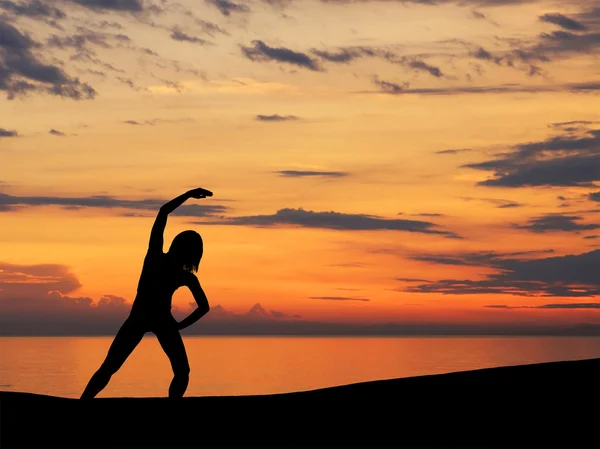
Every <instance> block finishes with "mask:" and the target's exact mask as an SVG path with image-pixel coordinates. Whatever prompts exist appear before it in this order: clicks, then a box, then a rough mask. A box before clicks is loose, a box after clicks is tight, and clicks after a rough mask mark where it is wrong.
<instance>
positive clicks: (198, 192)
mask: <svg viewBox="0 0 600 449" xmlns="http://www.w3.org/2000/svg"><path fill="white" fill-rule="evenodd" d="M207 196H212V192H211V191H210V190H206V189H202V188H197V189H193V190H188V191H187V192H185V193H183V194H181V195H179V196H178V197H176V198H173V199H172V200H171V201H169V202H168V203H165V204H163V205H162V207H161V208H160V210H159V211H158V214H157V215H156V220H154V225H153V226H152V231H151V232H150V243H149V245H148V250H149V251H162V250H163V242H164V238H163V234H164V232H165V227H166V226H167V217H168V216H169V214H170V213H171V212H173V211H174V210H175V209H177V208H178V207H179V206H181V205H182V204H183V203H185V202H186V200H188V199H190V198H206V197H207Z"/></svg>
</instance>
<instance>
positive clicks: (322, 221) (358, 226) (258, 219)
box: [202, 209, 459, 238]
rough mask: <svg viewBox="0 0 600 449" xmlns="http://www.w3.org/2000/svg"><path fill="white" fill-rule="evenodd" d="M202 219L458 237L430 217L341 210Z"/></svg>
mask: <svg viewBox="0 0 600 449" xmlns="http://www.w3.org/2000/svg"><path fill="white" fill-rule="evenodd" d="M202 223H203V224H214V225H234V226H258V227H272V226H285V225H290V226H299V227H304V228H318V229H332V230H340V231H380V230H388V231H406V232H417V233H422V234H437V235H442V236H445V237H448V238H459V237H458V236H457V235H456V234H455V233H453V232H450V231H441V230H437V229H435V227H436V226H437V225H436V224H434V223H431V222H428V221H417V220H399V219H388V218H381V217H377V216H374V215H363V214H344V213H340V212H313V211H309V210H304V209H280V210H278V211H277V213H275V214H273V215H250V216H242V217H222V218H220V219H218V220H208V221H203V222H202Z"/></svg>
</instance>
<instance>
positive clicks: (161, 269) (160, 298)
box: [131, 252, 183, 315]
mask: <svg viewBox="0 0 600 449" xmlns="http://www.w3.org/2000/svg"><path fill="white" fill-rule="evenodd" d="M182 285H183V270H181V269H177V268H176V267H175V266H173V264H172V263H170V261H169V258H168V256H167V254H165V253H163V252H160V253H158V252H156V253H152V252H148V254H146V258H145V259H144V266H143V267H142V274H141V275H140V280H139V282H138V288H137V295H136V297H135V300H134V302H133V306H132V309H131V312H132V313H134V312H142V313H144V314H151V315H162V314H168V315H170V314H171V302H172V299H173V293H175V290H177V289H178V288H179V287H181V286H182Z"/></svg>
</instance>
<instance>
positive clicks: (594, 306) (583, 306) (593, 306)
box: [484, 302, 600, 309]
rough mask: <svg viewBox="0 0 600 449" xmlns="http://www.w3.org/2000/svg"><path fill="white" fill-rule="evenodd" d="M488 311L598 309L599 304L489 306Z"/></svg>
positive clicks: (599, 307)
mask: <svg viewBox="0 0 600 449" xmlns="http://www.w3.org/2000/svg"><path fill="white" fill-rule="evenodd" d="M484 307H488V308H490V309H600V303H597V302H584V303H578V304H576V303H565V304H544V305H541V306H508V305H505V304H490V305H489V306H484Z"/></svg>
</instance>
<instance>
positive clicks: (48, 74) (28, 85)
mask: <svg viewBox="0 0 600 449" xmlns="http://www.w3.org/2000/svg"><path fill="white" fill-rule="evenodd" d="M0 29H2V39H0V69H1V70H0V90H1V91H4V92H6V94H7V97H8V99H9V100H12V99H14V98H15V97H17V96H24V95H26V94H28V93H34V92H35V93H46V94H50V95H57V96H62V97H67V98H71V99H74V100H81V99H90V98H94V97H95V96H96V91H95V90H94V89H93V88H92V87H91V86H90V85H89V84H86V83H82V82H80V81H79V79H78V78H72V77H70V76H69V75H67V74H66V73H65V72H64V71H63V70H62V69H61V68H60V67H58V66H57V65H52V64H47V63H45V62H43V61H41V60H40V59H39V57H38V56H37V55H36V54H34V50H37V49H39V48H40V47H42V44H40V43H39V42H36V41H35V40H33V39H32V38H31V37H30V36H29V35H27V34H25V33H22V32H21V31H20V30H18V29H17V28H16V27H15V26H13V25H12V24H10V23H8V22H6V21H5V19H4V18H2V17H0Z"/></svg>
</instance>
